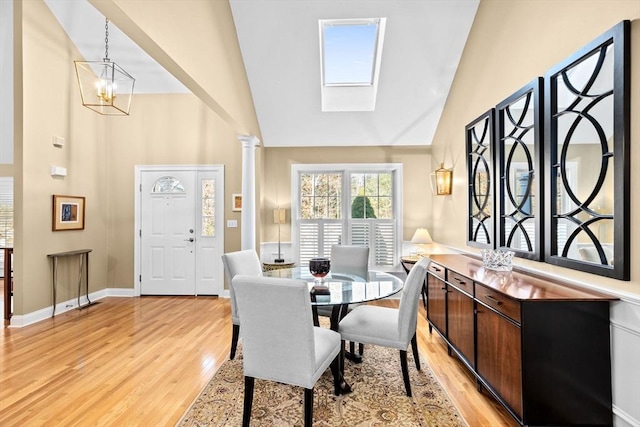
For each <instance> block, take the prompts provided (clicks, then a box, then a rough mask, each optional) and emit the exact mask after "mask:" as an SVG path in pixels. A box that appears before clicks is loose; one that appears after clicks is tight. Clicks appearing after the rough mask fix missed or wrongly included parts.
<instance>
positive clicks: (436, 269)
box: [431, 267, 441, 273]
mask: <svg viewBox="0 0 640 427" xmlns="http://www.w3.org/2000/svg"><path fill="white" fill-rule="evenodd" d="M431 268H432V269H433V271H436V272H438V273H440V271H441V270H440V269H439V268H438V267H431Z"/></svg>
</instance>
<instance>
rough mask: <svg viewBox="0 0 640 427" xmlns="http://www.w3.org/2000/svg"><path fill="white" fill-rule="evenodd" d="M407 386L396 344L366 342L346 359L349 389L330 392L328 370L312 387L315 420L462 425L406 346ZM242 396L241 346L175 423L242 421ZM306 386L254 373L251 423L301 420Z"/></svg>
mask: <svg viewBox="0 0 640 427" xmlns="http://www.w3.org/2000/svg"><path fill="white" fill-rule="evenodd" d="M407 353H408V354H407V356H408V359H409V360H408V363H409V374H410V378H411V391H412V394H413V397H407V396H406V393H405V389H404V383H403V381H402V372H401V370H400V357H399V354H398V351H397V350H393V349H388V348H384V347H378V346H366V347H365V352H364V357H363V361H362V363H360V364H355V363H353V362H350V361H348V360H345V374H344V376H345V379H346V381H347V382H348V383H349V384H350V385H351V388H352V389H353V392H351V393H349V394H346V395H344V396H334V395H333V377H332V375H331V370H330V369H328V370H327V372H325V373H324V375H323V376H322V377H321V378H320V379H319V380H318V382H317V383H316V386H315V388H314V401H313V425H314V426H349V427H352V426H359V427H365V426H366V427H372V426H382V425H387V426H439V427H442V426H466V424H465V422H464V420H463V419H462V417H461V416H460V414H459V413H458V411H457V409H456V408H455V406H453V404H452V403H451V401H450V400H449V397H448V396H447V395H446V393H445V391H444V390H443V389H442V387H441V386H440V384H439V383H438V381H437V380H436V378H435V377H434V375H433V372H432V371H431V369H430V368H429V366H428V365H427V363H426V362H425V361H424V359H423V358H422V357H421V358H420V361H421V367H422V370H421V371H417V370H416V369H415V363H414V361H413V358H412V356H411V354H410V353H411V351H408V352H407ZM243 399H244V378H243V374H242V346H241V345H239V346H238V352H237V354H236V357H235V359H234V360H228V361H226V362H224V364H223V365H222V366H221V367H220V369H219V370H218V372H217V373H216V374H215V375H214V377H213V379H212V380H211V381H210V382H209V384H208V385H207V386H205V388H204V389H203V390H202V392H201V393H200V395H199V396H198V397H197V398H196V400H195V401H194V403H193V404H192V405H191V408H189V410H188V411H187V412H186V413H185V414H184V416H183V417H182V419H181V420H180V421H179V422H178V426H180V427H186V426H198V427H203V426H240V425H242V406H243ZM303 401H304V390H303V389H302V388H300V387H294V386H289V385H284V384H279V383H275V382H272V381H264V380H258V379H256V382H255V389H254V397H253V410H252V413H251V425H252V426H301V425H303Z"/></svg>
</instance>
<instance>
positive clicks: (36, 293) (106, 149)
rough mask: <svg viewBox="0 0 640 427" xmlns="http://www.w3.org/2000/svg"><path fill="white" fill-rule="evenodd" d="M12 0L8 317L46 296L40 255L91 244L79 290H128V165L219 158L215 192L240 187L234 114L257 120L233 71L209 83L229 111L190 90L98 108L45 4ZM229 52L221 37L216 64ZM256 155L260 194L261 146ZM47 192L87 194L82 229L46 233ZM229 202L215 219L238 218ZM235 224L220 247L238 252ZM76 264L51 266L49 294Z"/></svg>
mask: <svg viewBox="0 0 640 427" xmlns="http://www.w3.org/2000/svg"><path fill="white" fill-rule="evenodd" d="M143 3H144V2H143ZM204 3H206V2H204ZM222 3H224V2H222ZM15 4H16V7H15V9H16V10H15V16H16V19H15V32H16V37H15V41H14V46H15V50H16V52H15V63H16V65H15V67H16V70H15V76H16V79H15V83H14V88H15V89H14V90H15V93H16V96H15V110H16V113H15V121H14V123H15V143H14V145H15V159H14V165H13V166H3V169H2V171H3V174H4V173H5V172H6V173H7V174H8V173H13V176H14V181H15V203H14V209H15V235H16V239H15V245H14V246H15V252H14V253H15V268H14V271H15V297H14V314H15V315H18V316H19V315H24V314H29V313H35V312H37V311H38V310H40V309H44V308H47V307H50V306H51V304H52V297H51V268H50V262H49V260H48V258H47V254H49V253H54V252H60V251H68V250H74V249H80V248H91V249H92V250H93V252H91V255H90V260H91V262H90V266H91V268H90V278H89V281H90V289H89V291H90V292H95V291H98V290H101V289H106V288H133V279H134V277H133V274H134V254H133V241H134V229H133V225H134V166H135V165H159V164H162V165H185V164H188V165H192V164H216V165H219V164H222V165H224V166H225V192H226V194H227V195H228V196H230V195H231V193H240V192H241V191H242V187H241V159H242V145H241V143H240V142H239V141H238V140H237V136H238V135H237V129H238V123H240V126H241V127H243V128H246V129H257V119H256V117H255V112H254V108H253V101H252V99H251V97H250V94H249V93H248V90H243V89H242V87H244V86H246V87H248V83H247V82H246V77H244V73H236V74H233V73H231V72H225V73H224V75H222V76H217V80H216V81H217V82H218V84H219V85H220V86H221V87H222V88H223V89H222V90H221V91H220V93H221V95H220V96H221V99H222V101H220V102H223V101H224V102H227V103H228V107H226V108H225V111H232V112H233V114H234V115H236V117H235V118H234V119H233V120H229V118H228V117H225V118H224V119H222V118H220V116H219V115H218V114H216V113H214V112H213V111H212V110H211V108H210V106H209V105H205V103H203V102H202V101H201V100H199V99H198V98H197V97H196V96H195V95H192V94H179V95H134V99H133V101H132V108H131V115H130V116H128V117H115V116H100V115H98V114H96V113H95V112H93V111H91V110H89V109H87V108H85V107H82V105H81V103H80V96H79V92H78V88H77V82H76V78H75V71H74V67H73V60H74V59H79V58H81V56H80V54H79V53H78V52H77V51H76V49H75V47H74V45H73V44H72V43H71V42H70V40H69V39H68V37H67V36H66V34H65V32H64V31H63V30H62V28H61V27H60V26H59V24H58V22H57V20H56V19H55V17H54V16H53V15H52V13H51V12H50V10H49V9H48V7H47V6H46V5H45V3H44V2H43V1H41V0H33V1H28V2H20V1H18V2H16V3H15ZM214 9H215V10H216V13H217V15H216V19H217V22H220V23H222V22H226V25H224V28H225V31H224V32H222V33H220V34H218V36H219V37H220V38H221V39H224V40H225V41H228V40H227V39H228V37H227V36H228V34H230V31H232V30H234V28H233V26H232V25H231V26H230V23H231V24H232V23H233V20H232V16H231V12H230V10H229V7H228V4H227V5H226V7H220V5H217V6H215V8H214ZM233 35H234V37H235V33H233ZM21 46H23V47H24V48H23V49H21ZM234 49H235V50H236V51H235V52H232V51H233V50H234ZM237 49H238V48H237V43H235V44H234V43H230V44H228V49H227V50H226V51H224V52H218V55H222V58H219V59H220V60H221V61H222V60H232V61H233V62H234V64H235V65H233V66H231V67H230V68H231V69H232V70H233V69H234V68H233V67H235V66H237V64H238V63H240V64H241V58H240V55H239V51H238V50H237ZM212 57H215V55H212ZM236 80H240V82H237V81H236ZM233 88H236V90H237V91H236V93H235V95H234V96H231V94H230V91H232V90H233ZM23 105H24V107H23ZM54 135H55V136H62V137H64V138H65V140H66V144H65V145H64V147H63V148H62V149H60V148H56V147H54V146H53V145H52V143H51V139H52V136H54ZM258 136H259V135H258ZM256 163H257V175H258V176H257V179H256V181H257V182H256V190H257V194H258V195H259V194H260V191H261V183H260V176H261V174H262V152H261V150H260V149H258V150H257V153H256ZM51 165H56V166H62V167H65V168H67V171H68V175H67V176H66V177H65V178H64V179H59V178H57V179H54V178H52V177H51V176H50V174H49V171H50V167H51ZM52 194H65V195H81V196H85V197H86V209H87V210H86V225H85V229H84V230H83V231H65V232H52V231H51V215H52V213H51V211H52V207H51V206H52V202H51V197H52ZM225 198H226V199H229V197H225ZM229 201H230V200H225V205H226V209H225V218H224V219H222V220H221V223H222V221H224V220H226V219H237V220H238V222H240V221H239V220H240V213H239V212H232V211H231V207H230V205H229V204H228V202H229ZM257 223H258V225H259V212H258V220H257ZM240 233H241V228H240V227H238V228H230V229H227V230H226V232H225V250H226V251H232V250H237V249H240ZM76 266H77V264H73V263H71V262H68V261H66V262H62V263H61V266H60V267H61V268H60V274H59V282H60V284H61V285H60V289H59V293H58V297H57V301H58V302H61V301H65V300H68V299H72V298H74V297H75V295H76V292H75V283H77V282H76V280H77V270H75V268H76Z"/></svg>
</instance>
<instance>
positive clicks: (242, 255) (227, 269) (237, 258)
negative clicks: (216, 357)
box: [222, 249, 262, 360]
mask: <svg viewBox="0 0 640 427" xmlns="http://www.w3.org/2000/svg"><path fill="white" fill-rule="evenodd" d="M222 264H223V265H224V274H225V276H226V277H227V283H229V298H230V300H231V323H232V328H233V329H232V331H231V352H230V353H229V359H232V360H233V358H234V357H236V348H237V347H238V338H239V337H240V316H238V306H237V304H236V296H235V292H234V289H233V278H234V277H235V276H237V275H238V274H245V275H249V276H262V264H261V263H260V258H258V254H257V253H256V251H255V250H253V249H246V250H243V251H237V252H229V253H226V254H223V255H222Z"/></svg>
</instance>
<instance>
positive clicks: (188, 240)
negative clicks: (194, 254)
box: [184, 237, 196, 242]
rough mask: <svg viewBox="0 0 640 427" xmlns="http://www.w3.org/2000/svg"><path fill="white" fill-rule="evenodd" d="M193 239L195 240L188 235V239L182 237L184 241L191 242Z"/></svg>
mask: <svg viewBox="0 0 640 427" xmlns="http://www.w3.org/2000/svg"><path fill="white" fill-rule="evenodd" d="M194 240H196V239H194V238H193V237H189V238H188V239H184V241H185V242H193V241H194Z"/></svg>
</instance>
